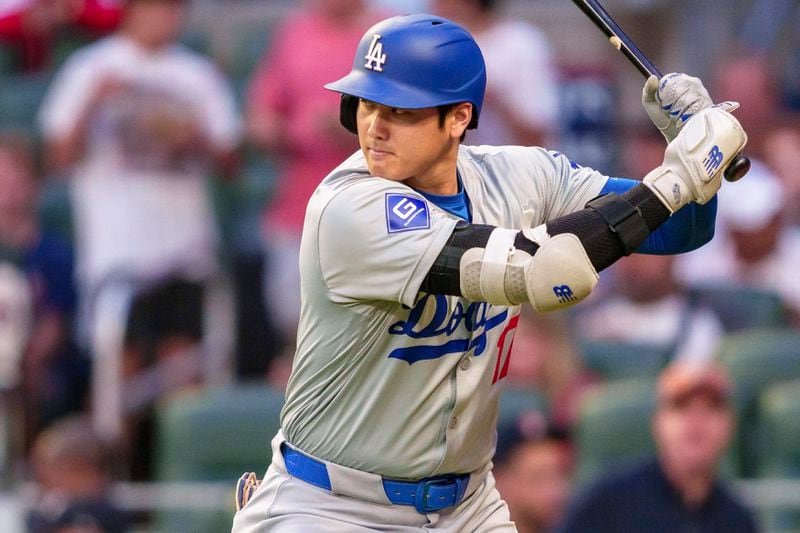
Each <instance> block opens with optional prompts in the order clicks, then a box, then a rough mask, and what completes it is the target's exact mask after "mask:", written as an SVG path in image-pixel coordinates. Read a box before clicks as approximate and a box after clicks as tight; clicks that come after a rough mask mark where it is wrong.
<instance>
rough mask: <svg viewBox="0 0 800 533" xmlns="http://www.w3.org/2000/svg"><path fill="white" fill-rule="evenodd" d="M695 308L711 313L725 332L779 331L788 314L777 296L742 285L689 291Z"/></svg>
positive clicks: (706, 286)
mask: <svg viewBox="0 0 800 533" xmlns="http://www.w3.org/2000/svg"><path fill="white" fill-rule="evenodd" d="M690 297H691V298H692V301H693V302H694V304H695V305H700V306H706V307H708V308H709V309H711V310H712V311H713V312H714V313H715V314H716V315H717V316H718V317H719V319H720V321H721V322H722V325H723V327H724V328H725V330H726V331H729V332H732V331H741V330H746V329H754V328H765V327H780V326H784V325H785V324H786V310H785V308H784V305H783V302H782V301H781V298H780V296H778V294H777V293H775V292H774V291H771V290H767V289H761V288H756V287H744V286H740V285H700V286H697V287H694V288H692V289H691V291H690Z"/></svg>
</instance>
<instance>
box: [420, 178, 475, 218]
mask: <svg viewBox="0 0 800 533" xmlns="http://www.w3.org/2000/svg"><path fill="white" fill-rule="evenodd" d="M457 178H458V192H457V193H455V194H432V193H429V192H424V191H417V192H418V193H420V194H421V195H422V196H424V197H425V198H426V199H427V200H428V201H429V202H431V203H433V204H434V205H436V207H438V208H439V209H443V210H445V211H447V212H448V213H450V214H451V215H455V216H457V217H458V218H462V219H464V220H466V221H467V222H472V213H471V210H470V208H469V197H467V193H466V191H465V190H464V184H463V183H462V182H461V175H460V174H457Z"/></svg>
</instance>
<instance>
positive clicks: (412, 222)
mask: <svg viewBox="0 0 800 533" xmlns="http://www.w3.org/2000/svg"><path fill="white" fill-rule="evenodd" d="M430 227H431V217H430V212H429V211H428V204H427V203H426V202H425V200H423V199H421V198H418V197H415V196H410V195H408V194H397V193H387V194H386V229H387V231H388V232H389V233H400V232H402V231H413V230H418V229H427V228H430Z"/></svg>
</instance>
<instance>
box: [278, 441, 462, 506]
mask: <svg viewBox="0 0 800 533" xmlns="http://www.w3.org/2000/svg"><path fill="white" fill-rule="evenodd" d="M281 453H282V454H283V460H284V462H285V463H286V471H287V472H289V474H291V475H292V476H294V477H296V478H298V479H302V480H303V481H305V482H306V483H310V484H311V485H315V486H317V487H320V488H323V489H325V490H331V478H330V476H328V469H327V468H326V467H325V463H323V462H321V461H317V460H316V459H314V458H312V457H309V456H307V455H305V454H304V453H302V452H299V451H297V450H295V449H293V448H292V447H291V446H289V445H288V444H286V443H285V442H284V443H283V444H281ZM468 483H469V474H462V475H446V476H437V477H429V478H425V479H421V480H419V481H401V480H397V479H385V478H384V479H383V490H384V492H386V497H387V498H389V501H390V502H392V503H393V504H395V505H411V506H413V507H414V508H415V509H416V510H417V511H419V512H420V513H422V514H425V513H435V512H436V511H441V510H442V509H446V508H448V507H453V506H455V505H457V504H458V503H459V502H460V501H461V499H462V498H463V497H464V493H465V492H466V491H467V484H468Z"/></svg>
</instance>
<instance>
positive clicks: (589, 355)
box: [578, 339, 671, 380]
mask: <svg viewBox="0 0 800 533" xmlns="http://www.w3.org/2000/svg"><path fill="white" fill-rule="evenodd" d="M578 352H579V353H580V356H581V359H582V361H583V363H584V365H585V366H586V368H587V369H589V370H592V371H594V372H596V373H598V374H599V375H600V376H602V377H604V378H605V379H609V380H616V379H627V378H638V377H643V378H647V377H649V378H654V377H655V376H656V375H658V372H659V371H660V370H661V368H662V367H663V366H664V364H665V363H666V362H667V360H668V359H669V357H670V355H671V350H670V349H669V348H664V347H660V346H653V345H647V344H642V343H633V342H619V341H593V340H588V339H583V340H580V341H579V342H578Z"/></svg>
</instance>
